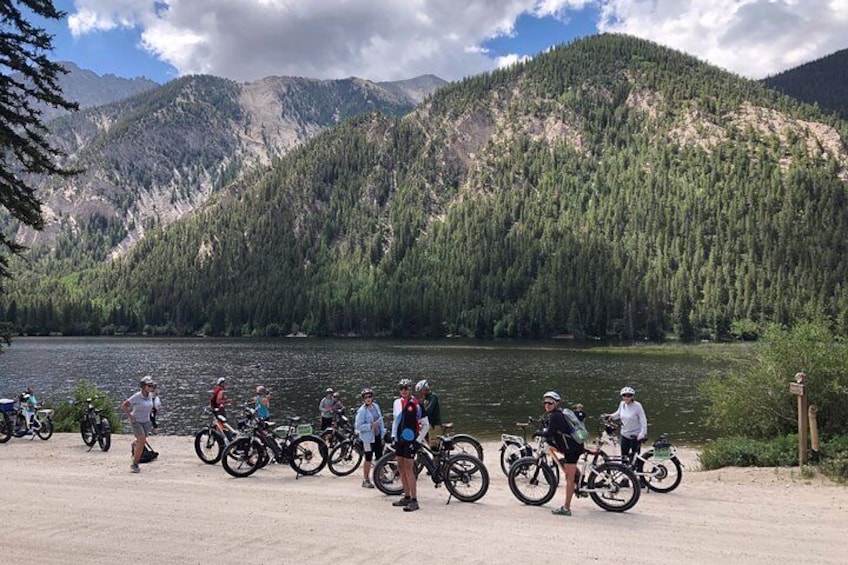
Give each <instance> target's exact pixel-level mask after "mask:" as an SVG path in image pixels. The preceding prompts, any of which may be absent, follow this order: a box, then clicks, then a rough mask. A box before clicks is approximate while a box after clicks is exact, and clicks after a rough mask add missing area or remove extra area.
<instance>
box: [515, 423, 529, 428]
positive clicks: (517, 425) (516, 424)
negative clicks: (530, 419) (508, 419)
mask: <svg viewBox="0 0 848 565" xmlns="http://www.w3.org/2000/svg"><path fill="white" fill-rule="evenodd" d="M529 425H530V424H528V423H527V422H516V423H515V427H516V428H526V427H527V426H529Z"/></svg>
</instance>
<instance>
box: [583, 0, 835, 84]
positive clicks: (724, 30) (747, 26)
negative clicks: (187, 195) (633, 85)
mask: <svg viewBox="0 0 848 565" xmlns="http://www.w3.org/2000/svg"><path fill="white" fill-rule="evenodd" d="M598 4H599V5H600V6H601V8H602V20H601V22H600V24H599V29H601V30H602V31H611V32H620V33H628V34H631V35H636V36H639V37H643V38H645V39H650V40H652V41H655V42H657V43H660V44H662V45H667V46H669V47H673V48H675V49H679V50H681V51H685V52H686V53H690V54H692V55H695V56H696V57H698V58H700V59H703V60H707V61H710V62H712V63H714V64H716V65H718V66H720V67H722V68H725V69H727V70H730V71H733V72H735V73H738V74H741V75H743V76H747V77H750V78H763V77H764V76H767V75H769V74H774V73H776V72H779V71H782V70H786V69H788V68H792V67H795V66H798V65H800V64H803V63H805V62H808V61H811V60H814V59H818V58H820V57H823V56H825V55H828V54H830V53H833V52H835V51H839V50H840V49H845V48H846V47H848V0H607V1H603V2H598Z"/></svg>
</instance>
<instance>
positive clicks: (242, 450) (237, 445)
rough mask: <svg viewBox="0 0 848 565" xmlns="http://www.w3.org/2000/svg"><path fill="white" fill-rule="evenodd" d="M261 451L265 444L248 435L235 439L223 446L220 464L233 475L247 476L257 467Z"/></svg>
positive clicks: (237, 476)
mask: <svg viewBox="0 0 848 565" xmlns="http://www.w3.org/2000/svg"><path fill="white" fill-rule="evenodd" d="M263 451H265V446H263V445H262V444H261V443H260V442H258V441H253V440H252V439H251V438H249V437H245V438H240V439H237V440H235V441H233V442H232V443H230V444H228V445H227V446H226V447H225V448H224V453H223V454H222V457H221V463H222V465H221V466H222V467H224V471H226V472H227V473H228V474H230V475H232V476H233V477H236V478H243V477H249V476H250V475H252V474H253V473H255V472H256V470H257V469H258V468H259V462H260V460H261V458H262V452H263Z"/></svg>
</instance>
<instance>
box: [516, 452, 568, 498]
mask: <svg viewBox="0 0 848 565" xmlns="http://www.w3.org/2000/svg"><path fill="white" fill-rule="evenodd" d="M507 479H508V481H509V490H511V491H512V494H514V495H515V498H517V499H518V500H520V501H521V502H523V503H524V504H529V505H531V506H541V505H543V504H545V503H547V502H548V501H549V500H551V499H552V498H553V497H554V495H555V494H556V490H557V486H558V482H557V480H556V478H555V477H554V473H553V471H551V469H550V467H548V466H547V465H545V464H544V463H540V461H539V460H537V459H536V458H535V457H522V458H521V459H519V460H518V461H516V462H515V463H513V464H512V467H510V469H509V475H507Z"/></svg>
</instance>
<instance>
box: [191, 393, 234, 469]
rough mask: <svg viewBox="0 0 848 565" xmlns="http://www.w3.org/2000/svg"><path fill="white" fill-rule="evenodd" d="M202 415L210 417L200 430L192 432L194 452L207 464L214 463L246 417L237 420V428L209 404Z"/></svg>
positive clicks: (218, 459) (219, 458)
mask: <svg viewBox="0 0 848 565" xmlns="http://www.w3.org/2000/svg"><path fill="white" fill-rule="evenodd" d="M203 415H204V416H207V417H208V416H209V415H211V418H210V419H209V420H208V424H207V425H206V427H204V428H203V429H202V430H200V431H199V432H197V433H196V434H194V452H195V453H196V454H197V456H198V457H199V458H200V460H201V461H203V462H204V463H206V464H207V465H214V464H215V463H217V462H218V461H220V460H221V456H222V454H223V453H224V446H225V445H226V444H227V443H229V442H230V441H232V440H233V439H234V438H235V437H236V436H238V434H239V430H240V429H243V428H244V426H245V425H247V418H242V419H240V420H237V421H236V422H237V423H236V425H237V426H238V429H236V428H233V427H232V426H231V425H230V424H229V422H228V421H227V418H226V417H225V416H223V415H221V414H220V413H219V412H218V410H217V409H213V408H211V407H209V406H207V407H205V408H204V409H203Z"/></svg>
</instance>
